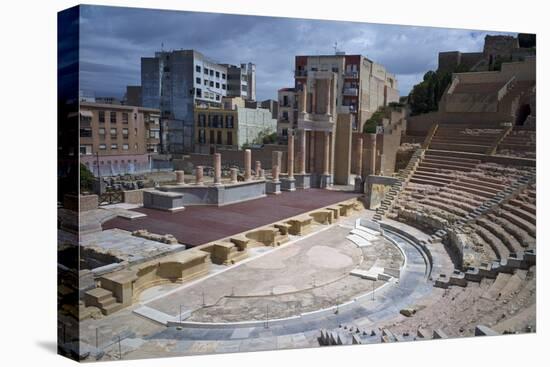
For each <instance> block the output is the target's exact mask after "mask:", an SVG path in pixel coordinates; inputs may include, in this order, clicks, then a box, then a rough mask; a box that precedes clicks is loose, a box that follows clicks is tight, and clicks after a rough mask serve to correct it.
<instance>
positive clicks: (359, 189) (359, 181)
mask: <svg viewBox="0 0 550 367" xmlns="http://www.w3.org/2000/svg"><path fill="white" fill-rule="evenodd" d="M354 187H355V188H354V191H355V192H359V193H363V192H364V191H365V188H364V186H363V179H362V178H361V176H355V183H354Z"/></svg>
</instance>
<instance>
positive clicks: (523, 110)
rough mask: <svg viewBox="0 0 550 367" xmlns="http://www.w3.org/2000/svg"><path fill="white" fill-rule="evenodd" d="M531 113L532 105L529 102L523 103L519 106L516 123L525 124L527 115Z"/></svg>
mask: <svg viewBox="0 0 550 367" xmlns="http://www.w3.org/2000/svg"><path fill="white" fill-rule="evenodd" d="M530 114H531V106H530V105H529V104H523V105H521V106H520V107H519V108H518V111H517V113H516V125H518V126H523V124H524V123H525V120H526V119H527V116H529V115H530Z"/></svg>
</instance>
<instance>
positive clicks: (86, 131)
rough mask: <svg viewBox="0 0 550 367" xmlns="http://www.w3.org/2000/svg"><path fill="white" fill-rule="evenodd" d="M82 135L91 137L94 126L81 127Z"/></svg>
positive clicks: (82, 136)
mask: <svg viewBox="0 0 550 367" xmlns="http://www.w3.org/2000/svg"><path fill="white" fill-rule="evenodd" d="M80 137H81V138H91V137H92V128H91V127H84V128H80Z"/></svg>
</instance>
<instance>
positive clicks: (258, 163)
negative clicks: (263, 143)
mask: <svg viewBox="0 0 550 367" xmlns="http://www.w3.org/2000/svg"><path fill="white" fill-rule="evenodd" d="M261 169H262V162H261V161H256V167H255V168H254V174H255V175H256V177H257V178H260V177H261V176H260V171H261Z"/></svg>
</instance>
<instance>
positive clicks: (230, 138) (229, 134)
mask: <svg viewBox="0 0 550 367" xmlns="http://www.w3.org/2000/svg"><path fill="white" fill-rule="evenodd" d="M227 145H233V132H232V131H228V132H227Z"/></svg>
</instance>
